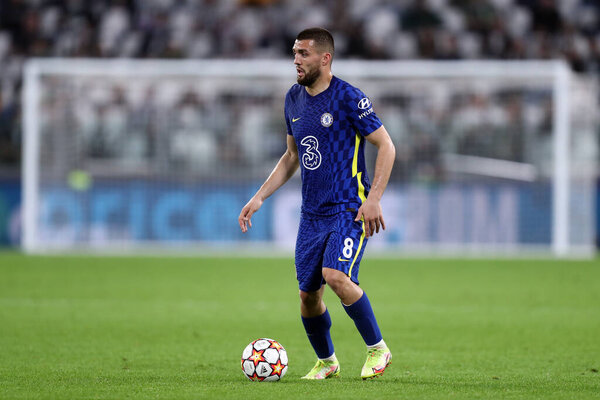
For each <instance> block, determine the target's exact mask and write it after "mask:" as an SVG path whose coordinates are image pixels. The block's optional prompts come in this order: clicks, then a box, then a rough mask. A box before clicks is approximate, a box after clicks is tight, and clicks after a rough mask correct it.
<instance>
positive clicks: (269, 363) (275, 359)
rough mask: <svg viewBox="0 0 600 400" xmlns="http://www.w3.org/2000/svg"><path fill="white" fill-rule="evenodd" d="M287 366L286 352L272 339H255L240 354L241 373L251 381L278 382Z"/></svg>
mask: <svg viewBox="0 0 600 400" xmlns="http://www.w3.org/2000/svg"><path fill="white" fill-rule="evenodd" d="M287 365H288V356H287V352H286V351H285V349H284V348H283V346H282V345H281V344H279V342H278V341H276V340H273V339H268V338H262V339H256V340H255V341H253V342H252V343H250V344H249V345H248V346H246V348H245V349H244V351H243V352H242V372H243V373H244V375H246V377H247V378H248V379H250V380H251V381H278V380H280V379H281V378H283V376H284V375H285V373H286V372H287V368H288V367H287Z"/></svg>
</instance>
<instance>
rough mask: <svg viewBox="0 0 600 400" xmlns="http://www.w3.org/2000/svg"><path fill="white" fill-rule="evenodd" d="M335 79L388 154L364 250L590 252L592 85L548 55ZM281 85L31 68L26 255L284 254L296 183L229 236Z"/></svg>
mask: <svg viewBox="0 0 600 400" xmlns="http://www.w3.org/2000/svg"><path fill="white" fill-rule="evenodd" d="M333 71H334V74H336V76H338V77H340V78H342V79H345V80H347V81H349V82H350V83H352V84H354V85H356V86H358V87H360V88H361V89H362V90H363V91H364V92H365V93H366V94H367V95H369V97H370V98H371V101H372V103H373V104H374V108H375V111H376V112H377V113H378V115H379V117H380V118H381V119H382V121H383V123H384V125H385V126H386V128H387V130H388V131H389V132H390V135H391V136H392V139H393V140H394V143H395V145H396V148H397V153H398V154H397V159H396V163H395V167H394V172H393V175H392V177H391V180H390V184H389V187H388V190H387V191H386V195H385V196H384V199H383V203H382V204H383V206H384V213H385V215H386V222H387V225H388V226H389V227H390V229H388V231H389V232H387V233H384V235H381V236H376V237H374V238H373V239H372V242H373V245H371V246H370V247H372V248H373V249H374V251H377V250H378V251H380V252H385V253H392V254H408V253H419V252H426V253H427V254H435V253H437V254H449V253H451V254H457V255H469V254H479V255H483V256H486V255H490V256H495V255H500V254H510V255H517V256H518V255H527V254H539V255H544V254H546V255H552V254H553V255H555V256H561V257H562V256H591V255H593V254H594V252H595V247H594V246H595V235H596V232H595V227H594V216H595V210H594V199H595V189H594V188H595V174H596V156H597V154H596V139H595V134H596V133H595V132H596V130H597V127H598V121H597V96H596V93H597V89H598V86H597V83H596V82H595V80H593V79H590V78H584V77H580V76H577V75H575V74H573V73H572V72H571V71H570V69H569V67H568V65H567V64H566V63H564V62H563V61H442V62H439V61H357V60H356V61H336V62H335V63H334V65H333ZM294 80H295V76H294V69H293V65H292V64H291V62H290V61H287V60H261V61H255V60H183V61H181V60H120V59H119V60H95V59H76V60H75V59H32V60H29V61H28V62H27V63H26V65H25V69H24V86H23V94H22V95H23V102H22V103H23V124H24V130H23V140H24V142H23V167H22V168H23V170H22V179H23V234H22V246H23V248H24V250H25V251H26V252H30V253H36V252H46V251H60V252H71V251H96V252H104V251H108V252H119V251H136V250H140V249H144V250H146V249H151V250H153V251H161V250H169V251H184V250H188V251H189V250H192V251H193V250H196V251H209V250H214V249H217V250H222V251H231V249H236V251H237V250H239V249H245V250H246V251H248V250H252V249H275V248H279V249H287V250H288V251H289V250H290V249H291V248H293V237H294V236H295V229H296V227H297V213H298V207H299V192H298V187H299V178H298V177H297V176H296V177H295V178H294V179H292V181H291V183H289V184H288V185H286V186H285V187H284V188H282V189H281V190H280V191H278V192H277V193H276V194H275V195H274V196H273V198H272V199H269V200H267V202H266V203H265V207H263V209H261V211H259V213H258V214H257V215H256V216H255V218H256V219H257V221H256V222H255V224H254V225H255V228H254V231H252V230H251V231H250V233H249V234H247V235H241V234H240V233H239V232H236V231H235V227H236V226H237V222H236V217H237V214H238V213H239V209H240V208H241V206H243V204H244V202H245V201H246V200H247V199H248V198H249V197H250V196H251V195H252V193H253V192H254V191H255V190H256V189H257V188H258V186H259V185H260V183H261V182H262V180H264V179H265V178H266V176H268V173H269V172H270V170H271V169H272V168H273V166H274V165H275V163H276V161H277V159H278V157H279V156H280V155H281V154H282V152H283V150H284V145H285V123H284V121H283V99H284V96H285V92H286V91H287V89H288V88H289V87H290V86H291V84H293V83H294ZM367 150H368V151H367V159H368V161H369V162H370V163H371V165H372V164H373V160H374V151H373V149H372V148H371V149H367ZM369 173H370V174H372V173H373V168H372V167H371V168H370V170H369ZM267 203H270V204H267ZM207 221H209V222H207ZM211 224H212V226H211Z"/></svg>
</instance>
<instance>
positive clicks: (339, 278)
mask: <svg viewBox="0 0 600 400" xmlns="http://www.w3.org/2000/svg"><path fill="white" fill-rule="evenodd" d="M323 279H325V282H327V284H328V285H329V286H330V287H331V289H332V290H333V291H334V292H336V293H337V291H338V289H341V288H343V287H344V285H346V284H347V283H348V280H349V278H348V275H346V274H345V273H343V272H341V271H338V270H336V269H331V268H323Z"/></svg>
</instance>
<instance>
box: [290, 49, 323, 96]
mask: <svg viewBox="0 0 600 400" xmlns="http://www.w3.org/2000/svg"><path fill="white" fill-rule="evenodd" d="M292 51H293V52H294V65H296V74H297V75H296V79H297V81H298V83H299V84H300V85H303V86H312V84H313V83H315V82H316V81H317V79H319V76H321V61H322V57H323V54H321V53H319V52H318V51H317V50H316V49H315V41H314V40H296V41H295V42H294V47H292Z"/></svg>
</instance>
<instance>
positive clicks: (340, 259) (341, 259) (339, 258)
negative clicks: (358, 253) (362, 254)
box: [338, 257, 350, 262]
mask: <svg viewBox="0 0 600 400" xmlns="http://www.w3.org/2000/svg"><path fill="white" fill-rule="evenodd" d="M338 261H344V262H345V261H350V260H346V259H345V258H342V257H338Z"/></svg>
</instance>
